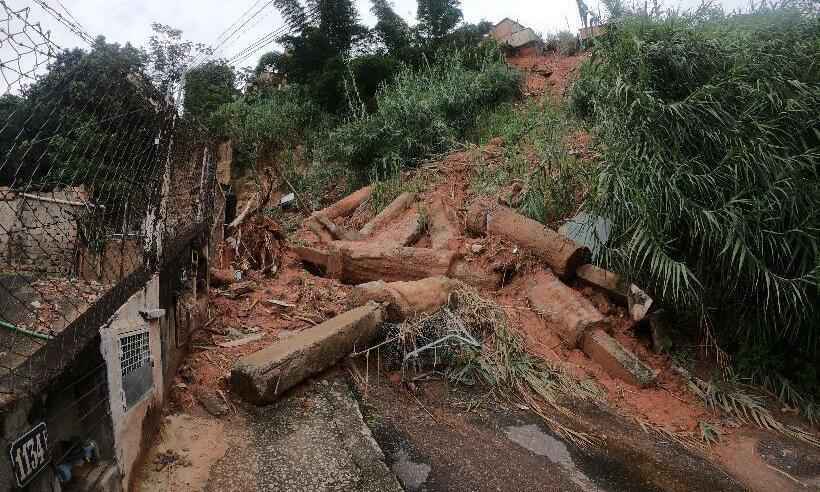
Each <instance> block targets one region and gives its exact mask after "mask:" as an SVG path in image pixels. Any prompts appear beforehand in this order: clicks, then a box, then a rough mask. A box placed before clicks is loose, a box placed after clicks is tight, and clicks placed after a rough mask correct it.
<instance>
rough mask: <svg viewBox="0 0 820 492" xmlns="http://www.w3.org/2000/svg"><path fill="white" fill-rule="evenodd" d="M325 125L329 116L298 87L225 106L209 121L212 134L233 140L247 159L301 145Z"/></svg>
mask: <svg viewBox="0 0 820 492" xmlns="http://www.w3.org/2000/svg"><path fill="white" fill-rule="evenodd" d="M327 125H328V116H327V115H326V114H324V113H323V112H322V110H321V108H320V107H319V106H318V105H317V104H316V103H315V102H313V101H312V100H311V99H310V98H309V97H308V95H307V94H306V93H305V91H304V89H303V88H302V87H300V86H298V85H291V86H288V87H286V88H284V89H268V90H265V91H263V92H261V93H254V94H252V95H247V96H245V97H242V98H239V99H237V100H236V101H234V102H232V103H229V104H224V105H222V106H220V107H219V109H217V111H216V112H215V113H214V114H213V115H211V117H210V121H209V127H210V128H211V130H212V132H213V133H215V134H217V135H220V136H227V137H230V138H232V139H233V140H234V144H235V146H237V147H239V148H241V149H243V151H244V152H245V153H247V154H250V155H248V156H246V158H248V159H250V160H253V159H255V158H256V157H257V154H258V153H259V152H263V153H265V154H267V155H269V156H270V155H275V154H276V153H277V152H279V151H281V150H283V149H286V148H290V147H294V146H296V145H298V144H302V143H304V142H305V140H310V139H311V138H312V137H313V136H314V134H315V133H316V132H317V131H321V130H322V129H323V128H325V127H326V126H327ZM309 147H310V146H308V148H309Z"/></svg>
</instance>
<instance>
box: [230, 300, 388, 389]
mask: <svg viewBox="0 0 820 492" xmlns="http://www.w3.org/2000/svg"><path fill="white" fill-rule="evenodd" d="M383 319H384V308H383V307H382V306H380V305H378V304H376V303H368V304H367V305H365V306H362V307H359V308H356V309H353V310H351V311H348V312H346V313H344V314H341V315H339V316H336V317H335V318H332V319H330V320H328V321H325V322H324V323H322V324H320V325H317V326H314V327H312V328H309V329H307V330H304V331H301V332H299V333H298V334H296V335H294V336H291V337H289V338H287V339H285V340H279V341H277V342H275V343H274V344H272V345H271V346H269V347H267V348H265V349H263V350H260V351H259V352H256V353H253V354H251V355H248V356H245V357H243V358H241V359H239V360H238V361H237V362H236V363H235V364H234V367H233V369H232V370H231V379H230V382H231V388H232V390H233V391H235V392H236V393H237V394H239V395H240V396H241V397H242V398H244V399H245V400H247V401H249V402H251V403H254V404H257V405H262V404H266V403H271V402H273V401H275V400H276V399H277V398H278V397H279V396H280V395H281V394H282V393H284V392H285V391H287V390H288V389H290V388H292V387H293V386H295V385H297V384H298V383H300V382H301V381H303V380H304V379H305V378H307V377H310V376H313V375H315V374H318V373H320V372H322V371H324V370H325V369H327V368H329V367H331V366H333V365H335V364H336V363H337V362H339V361H340V360H341V359H343V358H344V357H345V356H346V355H347V354H349V353H350V352H352V351H353V350H354V349H355V348H357V347H359V348H361V347H365V346H367V344H368V343H370V342H371V341H372V339H373V338H374V337H375V336H376V333H377V331H378V327H379V325H381V323H382V321H383Z"/></svg>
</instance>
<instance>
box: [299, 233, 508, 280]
mask: <svg viewBox="0 0 820 492" xmlns="http://www.w3.org/2000/svg"><path fill="white" fill-rule="evenodd" d="M328 246H329V247H328V252H327V253H324V252H321V251H319V250H316V249H313V248H305V247H300V248H293V251H294V252H296V254H298V255H299V256H300V258H301V259H302V261H305V262H307V263H311V264H314V265H318V266H320V267H322V268H323V269H324V270H325V272H326V274H327V276H329V277H331V278H335V279H338V280H340V281H342V282H344V283H346V284H363V283H366V282H372V281H375V280H383V281H385V282H402V281H409V280H421V279H424V278H427V277H437V276H444V277H450V278H454V279H457V280H462V281H464V282H466V283H469V284H470V285H473V286H475V287H480V288H486V289H495V288H498V285H499V284H500V283H501V275H500V274H497V273H493V272H486V271H485V270H483V269H481V268H480V267H478V266H475V265H473V264H472V263H468V262H466V261H464V259H463V258H461V256H460V255H459V254H457V252H455V251H448V250H434V249H428V248H409V247H397V246H394V245H390V244H382V243H371V242H350V241H334V242H332V243H330V244H329V245H328Z"/></svg>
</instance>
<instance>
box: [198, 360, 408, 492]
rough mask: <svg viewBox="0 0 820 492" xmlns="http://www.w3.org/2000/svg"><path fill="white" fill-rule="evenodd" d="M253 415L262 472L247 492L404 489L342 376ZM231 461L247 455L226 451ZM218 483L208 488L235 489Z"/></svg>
mask: <svg viewBox="0 0 820 492" xmlns="http://www.w3.org/2000/svg"><path fill="white" fill-rule="evenodd" d="M251 411H252V412H253V418H252V419H249V426H250V431H251V432H250V436H248V437H249V438H250V441H251V444H252V448H253V449H255V450H258V451H257V453H258V456H251V459H252V460H253V461H254V462H255V463H258V470H257V471H256V472H255V473H254V474H253V480H254V482H255V483H254V484H253V487H249V488H248V489H249V490H260V491H261V490H276V491H311V492H313V491H337V490H338V491H342V490H344V491H357V492H401V491H402V490H403V489H402V487H401V485H399V483H398V481H397V480H396V477H395V476H394V474H393V473H391V471H390V469H389V468H388V467H387V465H386V463H385V456H384V454H383V452H382V450H381V448H380V447H379V445H378V444H377V443H376V440H375V439H374V438H373V434H372V433H371V431H370V429H369V428H368V427H367V424H366V423H365V419H364V417H363V416H362V413H361V410H360V408H359V403H358V402H357V400H356V395H355V394H354V393H353V391H352V389H351V387H350V384H349V383H348V381H347V380H346V379H345V378H344V375H343V373H341V374H328V375H327V376H322V377H321V378H319V379H318V380H317V381H316V382H314V383H312V384H310V385H305V387H304V388H303V389H302V388H300V391H299V392H298V393H296V394H293V395H291V396H289V397H288V398H283V399H281V400H279V401H278V402H277V403H276V404H275V405H271V406H268V407H263V408H253V409H252V410H251ZM251 453H253V451H251ZM254 458H255V459H254ZM227 459H230V460H233V461H243V460H247V456H246V454H245V453H228V455H227ZM233 468H236V467H233ZM209 485H210V484H209ZM218 485H221V487H220V486H215V487H210V488H209V489H208V490H211V491H220V492H221V491H224V490H235V489H236V487H235V486H233V485H232V484H231V483H230V480H226V481H224V482H223V483H221V484H218ZM243 490H245V489H243Z"/></svg>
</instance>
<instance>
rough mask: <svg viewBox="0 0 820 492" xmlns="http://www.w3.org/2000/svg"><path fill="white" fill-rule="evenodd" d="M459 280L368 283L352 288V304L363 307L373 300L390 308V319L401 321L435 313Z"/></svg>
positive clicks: (429, 279)
mask: <svg viewBox="0 0 820 492" xmlns="http://www.w3.org/2000/svg"><path fill="white" fill-rule="evenodd" d="M458 286H459V283H458V282H457V281H455V280H453V279H450V278H447V277H430V278H426V279H422V280H416V281H413V282H391V283H387V282H383V281H381V280H377V281H375V282H368V283H366V284H362V285H359V286H357V287H356V288H355V289H353V292H351V294H350V298H349V301H348V302H349V303H350V305H351V306H362V305H364V304H367V303H368V302H370V301H375V302H379V303H382V304H384V305H385V306H386V308H387V319H388V320H389V321H394V322H399V321H404V320H405V319H408V318H412V317H414V316H416V315H419V314H425V313H433V312H436V311H438V310H439V309H441V307H442V306H444V305H445V304H447V303H448V302H449V300H450V295H451V294H452V293H453V292H455V290H456V289H458Z"/></svg>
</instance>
